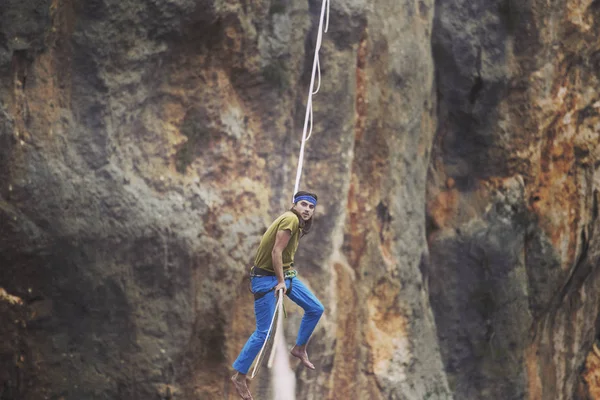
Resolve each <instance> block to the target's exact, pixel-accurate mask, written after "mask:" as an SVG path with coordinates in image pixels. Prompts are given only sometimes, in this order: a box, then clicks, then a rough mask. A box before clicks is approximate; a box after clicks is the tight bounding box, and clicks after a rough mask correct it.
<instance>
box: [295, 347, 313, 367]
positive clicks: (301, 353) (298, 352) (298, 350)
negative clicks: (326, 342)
mask: <svg viewBox="0 0 600 400" xmlns="http://www.w3.org/2000/svg"><path fill="white" fill-rule="evenodd" d="M290 354H291V355H293V356H294V357H297V358H299V359H300V361H302V364H304V366H305V367H306V368H308V369H315V366H314V365H313V363H311V362H310V360H309V359H308V354H307V353H306V346H294V347H293V348H292V350H290Z"/></svg>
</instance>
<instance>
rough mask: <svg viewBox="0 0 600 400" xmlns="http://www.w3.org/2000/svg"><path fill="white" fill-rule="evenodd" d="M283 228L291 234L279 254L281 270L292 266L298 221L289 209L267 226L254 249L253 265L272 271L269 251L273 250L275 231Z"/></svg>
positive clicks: (295, 248)
mask: <svg viewBox="0 0 600 400" xmlns="http://www.w3.org/2000/svg"><path fill="white" fill-rule="evenodd" d="M285 230H289V231H290V232H291V234H292V236H291V237H290V241H289V242H288V244H287V246H286V247H285V249H283V253H282V255H281V258H282V261H283V270H284V271H286V270H288V269H290V268H291V267H292V264H293V263H294V254H296V250H297V249H298V240H299V239H300V221H299V220H298V217H297V216H296V214H294V213H293V212H291V211H287V212H285V213H283V214H282V215H280V216H279V218H277V219H276V220H275V221H273V223H272V224H271V226H269V228H268V229H267V231H266V232H265V234H264V235H263V237H262V239H261V241H260V245H259V246H258V250H257V251H256V257H255V259H254V266H256V267H259V268H263V269H266V270H268V271H274V269H273V259H272V257H271V252H272V251H273V246H275V236H276V235H277V232H279V231H285Z"/></svg>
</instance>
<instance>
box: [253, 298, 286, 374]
mask: <svg viewBox="0 0 600 400" xmlns="http://www.w3.org/2000/svg"><path fill="white" fill-rule="evenodd" d="M277 292H278V293H279V295H278V296H277V305H276V306H275V312H274V313H273V318H271V324H270V325H269V330H268V331H267V338H266V339H265V342H264V343H263V345H262V347H261V349H260V352H259V353H258V357H257V358H256V363H255V364H254V370H253V371H252V375H251V376H250V379H254V377H255V376H256V373H257V372H258V368H259V367H260V364H262V357H263V353H264V351H265V348H266V347H267V343H269V336H270V335H271V331H272V330H273V326H274V322H275V320H276V319H277V320H278V322H277V326H279V325H281V323H282V322H279V320H281V318H280V316H279V314H280V312H279V311H281V308H282V307H283V289H279V290H278V291H277ZM273 349H275V343H273ZM274 353H275V351H271V356H270V357H269V363H271V358H272V357H273V354H274ZM269 368H270V366H269Z"/></svg>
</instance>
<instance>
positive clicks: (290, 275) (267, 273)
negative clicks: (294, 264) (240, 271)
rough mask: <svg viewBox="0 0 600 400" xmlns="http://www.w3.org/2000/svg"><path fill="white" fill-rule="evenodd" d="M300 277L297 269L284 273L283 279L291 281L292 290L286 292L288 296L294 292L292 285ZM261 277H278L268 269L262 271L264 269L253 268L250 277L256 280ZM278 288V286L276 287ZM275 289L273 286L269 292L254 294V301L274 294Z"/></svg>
mask: <svg viewBox="0 0 600 400" xmlns="http://www.w3.org/2000/svg"><path fill="white" fill-rule="evenodd" d="M297 275H298V273H297V272H296V270H295V269H291V268H290V269H288V270H287V271H284V272H283V279H284V280H285V279H289V280H290V288H289V289H287V291H286V292H285V293H286V294H288V293H290V292H291V291H292V285H293V284H294V278H295V277H296V276H297ZM261 276H277V275H275V272H272V271H268V270H266V269H262V268H258V267H252V268H251V269H250V277H252V278H255V277H261ZM276 286H277V285H276ZM274 289H275V286H273V287H272V288H271V289H270V290H267V291H266V292H256V293H253V294H254V301H256V300H259V299H262V298H263V297H265V295H266V294H267V293H269V292H272V291H273V290H274Z"/></svg>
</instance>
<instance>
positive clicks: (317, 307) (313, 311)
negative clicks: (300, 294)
mask: <svg viewBox="0 0 600 400" xmlns="http://www.w3.org/2000/svg"><path fill="white" fill-rule="evenodd" d="M324 312H325V307H323V304H321V303H320V302H317V303H315V304H314V305H313V306H312V307H311V308H310V310H309V311H308V313H310V315H314V316H315V317H320V316H321V315H323V313H324Z"/></svg>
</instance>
